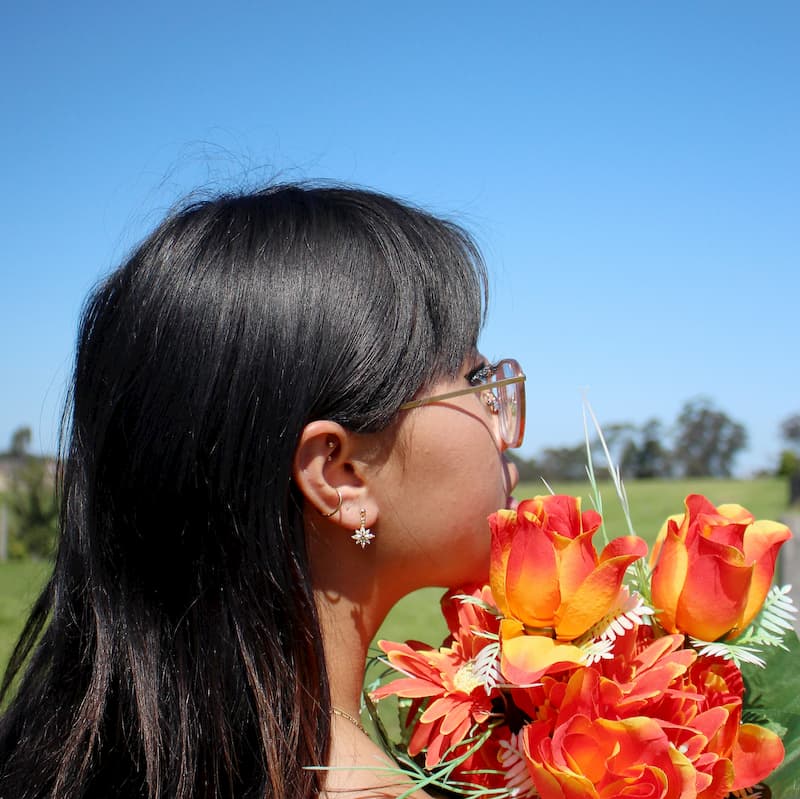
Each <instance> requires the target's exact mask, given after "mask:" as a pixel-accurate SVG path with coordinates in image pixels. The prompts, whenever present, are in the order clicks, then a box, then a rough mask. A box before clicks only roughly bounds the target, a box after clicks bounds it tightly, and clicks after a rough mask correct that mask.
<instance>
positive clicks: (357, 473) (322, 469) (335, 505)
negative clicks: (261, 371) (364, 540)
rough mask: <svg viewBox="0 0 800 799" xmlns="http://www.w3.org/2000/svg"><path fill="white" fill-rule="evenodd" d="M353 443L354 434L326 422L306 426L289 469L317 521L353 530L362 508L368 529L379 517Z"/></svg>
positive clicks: (310, 423)
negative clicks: (314, 513)
mask: <svg viewBox="0 0 800 799" xmlns="http://www.w3.org/2000/svg"><path fill="white" fill-rule="evenodd" d="M355 439H356V435H355V434H354V433H352V432H350V431H349V430H346V429H345V428H344V427H342V426H341V425H340V424H338V423H337V422H332V421H330V420H329V419H317V420H315V421H313V422H309V423H308V424H307V425H306V426H305V427H304V428H303V432H302V433H301V434H300V440H299V441H298V444H297V449H296V450H295V454H294V464H293V467H292V477H293V479H294V481H295V484H296V485H297V486H298V487H299V488H300V490H301V491H302V493H303V496H304V497H305V500H306V502H307V503H309V504H310V505H312V506H313V507H314V508H315V509H316V510H317V512H318V513H319V514H320V517H323V518H324V519H325V520H326V521H328V522H333V523H334V524H336V525H338V526H340V527H347V528H353V529H355V528H357V527H358V526H359V525H360V523H361V509H362V508H363V509H364V510H365V511H366V524H367V525H368V526H369V525H372V524H374V523H375V520H376V519H377V516H378V509H377V507H376V505H375V503H374V502H373V501H372V499H371V496H370V492H369V490H368V486H367V482H366V480H365V475H364V469H363V468H362V462H361V461H360V460H359V459H358V458H357V457H356V455H357V453H358V451H359V447H358V446H357V444H356V440H355ZM340 497H341V503H340V502H339V498H340ZM331 511H335V512H334V513H331ZM321 520H322V519H320V521H321Z"/></svg>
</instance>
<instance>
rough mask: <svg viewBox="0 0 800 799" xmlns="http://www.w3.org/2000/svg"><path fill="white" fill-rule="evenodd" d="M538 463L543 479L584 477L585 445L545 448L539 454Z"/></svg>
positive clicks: (575, 478)
mask: <svg viewBox="0 0 800 799" xmlns="http://www.w3.org/2000/svg"><path fill="white" fill-rule="evenodd" d="M538 463H539V466H540V469H541V471H540V475H541V476H542V477H544V478H545V480H548V481H554V480H585V479H586V447H585V446H584V445H583V444H578V445H577V446H575V447H555V448H551V449H546V450H544V451H543V452H542V453H541V455H540V456H539V462H538ZM596 471H597V470H596Z"/></svg>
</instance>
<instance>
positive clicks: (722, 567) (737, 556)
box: [650, 494, 791, 641]
mask: <svg viewBox="0 0 800 799" xmlns="http://www.w3.org/2000/svg"><path fill="white" fill-rule="evenodd" d="M685 505H686V513H685V514H684V515H683V516H672V517H670V518H669V519H668V520H667V521H666V523H665V524H664V526H663V527H662V528H661V531H660V532H659V534H658V539H657V541H656V545H655V547H654V548H653V553H652V555H651V558H650V563H651V566H652V567H653V576H652V600H653V605H654V606H655V609H656V613H657V616H656V618H657V620H658V622H659V624H660V625H661V626H662V627H663V628H664V629H665V630H666V631H667V632H670V633H676V632H681V633H685V634H688V635H692V636H694V637H695V638H699V639H701V640H703V641H714V640H716V639H717V638H720V637H721V636H723V635H727V636H728V637H734V636H736V635H738V634H739V633H740V632H741V631H743V630H744V629H745V628H746V627H747V626H748V625H749V624H750V622H751V621H752V620H753V619H754V618H755V616H756V614H757V613H758V612H759V610H760V609H761V606H762V605H763V604H764V600H765V599H766V597H767V593H768V592H769V588H770V585H771V583H772V577H773V575H774V572H775V561H776V558H777V556H778V550H779V549H780V547H781V544H783V542H784V541H786V540H787V539H788V538H790V537H791V532H790V531H789V528H788V527H786V525H783V524H779V523H777V522H771V521H756V520H755V519H754V517H753V515H752V514H751V513H750V512H749V511H747V510H745V509H744V508H743V507H741V506H740V505H720V506H719V507H718V508H717V507H715V506H714V505H713V504H712V503H711V502H709V500H708V499H706V498H705V497H704V496H701V495H699V494H691V495H689V496H688V497H686V501H685Z"/></svg>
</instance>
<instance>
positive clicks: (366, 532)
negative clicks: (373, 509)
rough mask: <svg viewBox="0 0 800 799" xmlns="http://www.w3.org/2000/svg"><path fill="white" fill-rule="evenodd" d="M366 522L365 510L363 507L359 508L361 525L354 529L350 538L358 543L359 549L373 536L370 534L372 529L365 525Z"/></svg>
mask: <svg viewBox="0 0 800 799" xmlns="http://www.w3.org/2000/svg"><path fill="white" fill-rule="evenodd" d="M366 523H367V511H366V510H365V509H364V508H361V527H359V528H358V530H356V531H355V532H354V533H353V535H351V536H350V538H352V539H353V541H355V542H356V544H358V545H359V546H360V547H361V549H364V547H366V546H367V544H369V543H370V541H372V539H373V538H375V536H374V535H373V534H372V530H370V529H369V527H366V526H365V525H366Z"/></svg>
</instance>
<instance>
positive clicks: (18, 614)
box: [0, 560, 52, 675]
mask: <svg viewBox="0 0 800 799" xmlns="http://www.w3.org/2000/svg"><path fill="white" fill-rule="evenodd" d="M51 569H52V564H51V563H49V562H47V561H38V560H11V561H8V562H7V563H0V675H2V674H3V673H5V669H6V663H7V662H8V658H9V657H10V656H11V651H12V649H13V648H14V644H16V642H17V637H18V636H19V634H20V633H21V632H22V627H23V626H24V624H25V620H26V619H27V617H28V613H29V612H30V609H31V606H32V605H33V602H34V601H35V599H36V597H37V596H38V594H39V591H40V590H41V589H42V587H43V586H44V583H45V581H46V580H47V578H48V576H49V574H50V571H51Z"/></svg>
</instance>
